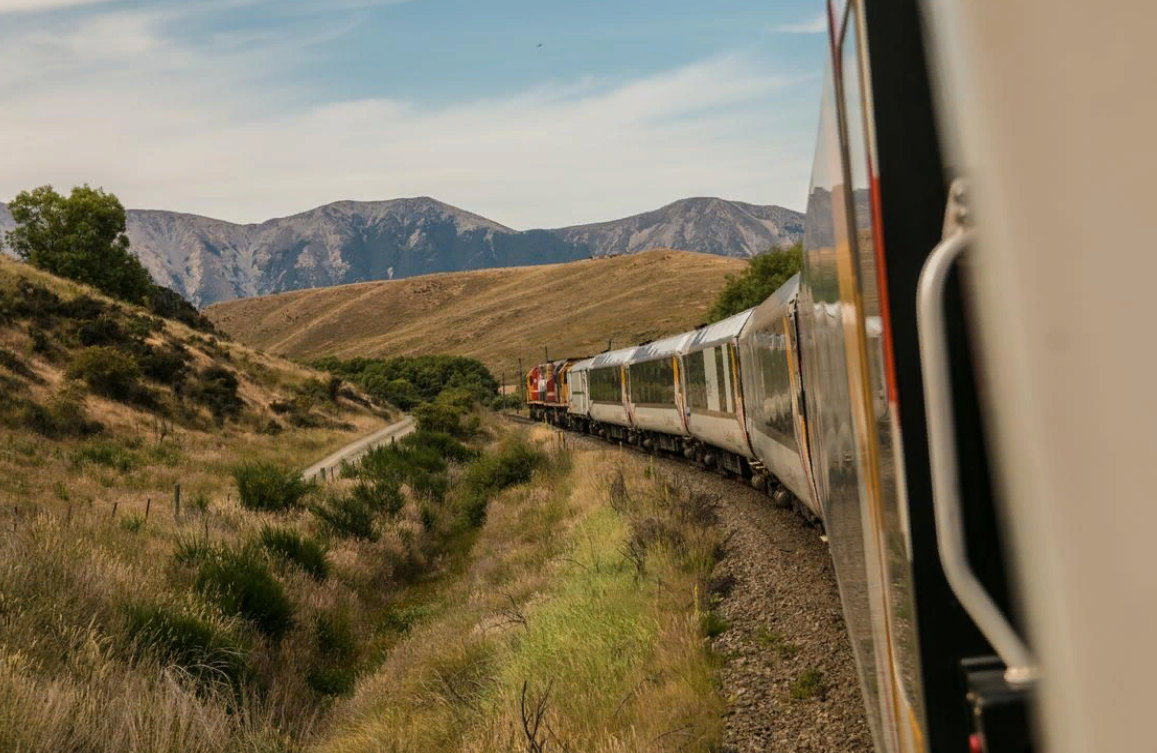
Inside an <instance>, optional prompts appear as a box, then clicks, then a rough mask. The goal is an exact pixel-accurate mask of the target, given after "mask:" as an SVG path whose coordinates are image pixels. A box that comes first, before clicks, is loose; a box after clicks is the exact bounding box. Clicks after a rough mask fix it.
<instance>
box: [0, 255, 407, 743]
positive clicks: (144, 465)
mask: <svg viewBox="0 0 1157 753" xmlns="http://www.w3.org/2000/svg"><path fill="white" fill-rule="evenodd" d="M21 279H24V280H31V281H35V282H37V283H39V284H42V285H44V286H46V287H48V288H49V289H50V290H52V291H53V292H54V293H56V294H57V295H58V296H60V297H61V298H63V299H65V300H70V299H73V298H76V297H77V296H80V295H88V296H90V297H93V298H98V299H100V300H104V301H106V302H107V299H104V298H103V297H101V296H99V295H97V294H96V293H94V292H93V291H91V290H88V289H85V288H83V287H81V286H78V285H74V284H71V283H67V282H65V281H62V280H59V279H56V278H53V277H51V276H50V275H46V274H44V273H42V272H39V271H37V270H35V269H32V268H30V267H28V266H26V265H23V264H18V263H15V262H12V261H11V260H6V259H2V258H0V284H2V285H5V286H10V285H12V284H15V283H16V282H17V281H19V280H21ZM6 289H8V288H6ZM39 331H41V330H39V325H38V324H36V323H35V322H34V321H23V320H16V321H6V322H3V323H2V324H0V347H3V348H5V349H7V350H6V363H7V364H8V365H6V366H0V378H3V379H4V380H5V384H7V385H10V386H11V385H15V386H11V387H10V388H11V389H12V390H14V392H13V393H12V394H5V395H3V396H2V397H3V398H4V399H11V398H14V397H19V398H20V399H23V400H27V401H29V402H30V403H32V404H40V405H45V404H50V403H51V402H52V401H53V400H56V399H58V398H59V396H60V395H61V394H64V393H72V394H80V395H82V396H83V403H84V412H85V413H86V414H87V416H88V417H89V418H94V419H98V420H99V421H100V422H101V423H102V424H103V426H104V429H103V431H102V432H101V433H100V434H99V435H97V436H94V437H89V438H81V437H77V436H67V435H66V436H63V437H59V438H48V437H45V436H41V435H38V434H36V433H34V432H32V431H31V430H26V429H23V428H20V427H19V425H18V424H16V423H14V418H15V417H17V416H18V415H19V414H14V413H6V414H5V419H6V423H5V424H4V425H2V426H0V503H2V507H0V750H3V751H13V752H20V753H41V752H43V751H53V752H54V753H55V752H56V751H61V752H62V753H63V752H68V751H78V752H79V751H85V752H86V753H105V752H107V753H114V752H116V753H120V751H129V750H139V751H158V752H160V753H169V752H171V753H178V752H181V753H185V752H186V751H193V752H194V753H196V752H199V751H205V752H206V753H208V752H209V751H246V753H254V752H256V751H265V750H268V751H277V750H286V749H287V747H288V745H289V742H290V741H292V740H302V739H305V738H306V737H307V736H308V735H309V733H310V731H311V730H312V729H313V728H314V727H315V725H316V721H317V719H318V716H319V713H320V709H321V708H323V705H319V704H318V702H317V699H316V698H315V697H314V696H311V695H310V691H309V689H308V688H306V687H305V682H304V680H303V679H302V678H303V676H304V675H305V673H306V671H307V670H308V668H309V667H310V666H312V665H313V664H314V663H316V662H317V653H318V650H317V648H316V646H315V645H314V644H315V642H316V641H315V640H314V637H313V621H314V620H315V618H316V617H317V616H318V615H321V614H328V613H333V612H335V610H338V609H341V608H345V606H346V605H351V606H350V609H351V610H352V611H356V609H357V607H358V605H359V604H360V600H359V597H358V594H357V593H356V591H355V589H354V588H353V587H351V586H350V585H349V583H350V582H351V581H353V580H354V579H353V578H352V577H346V576H345V572H346V571H348V570H350V569H352V570H355V571H357V570H358V567H360V568H364V569H373V570H375V571H386V572H388V570H387V568H388V565H389V562H390V561H391V560H390V553H386V554H383V555H381V556H377V558H376V559H375V558H374V555H377V554H378V553H377V552H375V551H369V552H354V553H353V555H352V557H353V559H354V560H355V562H354V565H351V566H348V567H346V569H345V570H342V567H341V566H340V564H339V563H335V568H334V569H335V570H337V571H338V575H335V576H334V577H332V578H330V579H329V580H328V581H326V582H325V583H319V582H316V581H314V580H313V579H312V578H309V577H308V576H305V575H304V574H302V573H300V572H292V571H289V570H286V571H285V572H278V576H277V577H278V578H279V580H280V582H282V583H284V584H285V586H286V588H287V589H288V590H289V591H290V593H292V594H293V595H294V599H295V606H296V607H297V620H298V623H297V626H296V627H295V629H294V630H293V631H292V632H290V634H289V635H288V636H287V637H285V638H284V639H283V640H282V641H281V642H280V643H278V644H276V645H274V643H273V642H271V641H268V640H267V639H265V638H264V637H262V636H259V635H256V634H255V632H254V631H253V629H252V628H251V627H250V626H248V625H246V624H244V621H243V620H241V619H240V618H237V617H232V616H229V615H225V614H222V613H220V612H217V611H214V610H213V609H211V608H210V607H209V606H207V605H206V604H205V603H203V602H202V601H201V600H199V599H198V598H197V597H196V595H195V594H194V593H193V589H192V588H191V587H190V585H191V584H190V582H189V581H190V580H191V577H192V576H191V574H190V573H188V572H187V568H186V569H185V570H182V568H181V567H179V566H178V564H177V563H176V562H175V559H174V556H173V555H174V551H175V550H176V549H177V548H178V546H179V544H180V542H188V541H192V540H198V541H201V542H208V543H212V544H215V545H227V546H242V545H245V544H247V543H249V542H251V541H253V540H254V538H255V537H256V536H257V535H258V533H259V532H260V530H261V528H262V526H263V525H264V524H266V523H269V522H273V521H274V519H275V516H273V515H270V514H263V513H254V512H250V511H247V510H243V509H242V508H241V506H240V505H239V503H238V500H237V498H236V491H235V489H234V484H233V479H232V475H231V469H232V468H233V467H234V466H235V465H236V464H237V463H238V462H240V461H242V460H268V461H273V462H276V463H278V464H280V465H282V466H285V467H289V468H303V467H305V466H306V465H308V464H309V463H310V462H312V461H314V460H316V459H317V458H319V457H321V456H324V455H326V454H328V453H330V452H332V451H333V450H334V449H336V448H338V447H341V446H343V445H345V444H347V443H349V442H350V441H352V440H353V439H356V438H357V437H358V436H361V435H363V434H365V433H369V432H370V431H371V430H373V429H376V428H379V427H380V426H381V425H382V424H383V423H384V422H385V421H386V420H387V416H386V415H385V414H384V413H383V412H381V411H378V410H369V409H367V408H365V407H363V406H362V405H360V404H358V403H356V402H350V401H349V400H347V399H344V398H343V399H339V400H338V401H337V402H336V403H326V404H324V405H322V404H319V405H316V406H315V407H314V408H312V409H311V410H310V411H309V415H310V416H312V417H314V418H315V419H317V420H318V421H319V422H320V423H323V424H324V425H325V426H328V427H330V428H295V427H294V426H292V425H289V423H288V422H286V421H285V419H284V417H280V416H279V417H277V418H278V419H279V420H280V421H281V422H282V423H283V424H285V426H284V429H283V430H282V432H281V433H280V434H279V435H277V436H272V435H270V434H265V433H259V432H258V431H256V429H257V428H258V427H260V426H264V425H266V424H267V422H268V421H269V420H270V419H273V418H274V417H275V416H274V413H273V412H272V411H271V410H270V407H269V406H270V403H272V402H274V401H276V400H285V399H287V398H297V397H300V396H301V388H302V387H303V386H304V385H305V384H306V383H307V382H308V381H309V380H311V379H316V378H320V377H322V375H319V374H317V373H315V372H312V371H311V370H309V369H305V368H302V367H300V366H298V365H295V364H292V363H289V362H286V361H284V360H282V359H277V358H273V357H268V356H265V355H262V354H260V353H257V352H255V351H252V350H251V349H249V348H247V347H245V346H242V345H239V344H235V343H220V342H218V343H213V342H212V341H209V340H206V339H204V338H203V336H202V335H200V334H198V333H194V332H192V331H191V330H189V329H187V328H185V327H184V326H182V325H179V324H174V323H171V322H170V323H166V324H165V326H164V329H163V330H162V331H161V332H159V333H156V334H155V335H154V336H153V339H159V338H161V337H165V338H170V339H173V340H179V341H182V342H184V343H185V344H186V346H187V347H188V348H189V351H190V352H191V353H192V355H193V366H194V368H195V369H200V368H203V367H205V366H208V365H210V364H214V363H215V364H219V365H224V366H227V367H228V368H230V369H231V370H233V371H235V373H236V375H237V377H238V378H239V380H240V385H239V392H240V394H241V396H242V397H243V398H244V400H245V403H246V405H245V408H244V409H243V411H242V413H241V415H240V416H239V417H238V419H237V420H230V421H227V422H226V423H225V424H224V425H223V426H221V427H217V426H216V425H215V423H214V421H213V420H212V418H211V417H210V416H209V415H208V414H207V412H205V410H204V409H203V408H202V409H198V408H196V407H195V406H186V410H187V411H188V412H189V413H187V415H185V416H184V418H183V419H182V420H180V421H175V422H173V423H168V422H161V421H160V420H159V419H158V418H156V417H155V416H154V414H152V413H150V412H148V411H146V410H142V409H140V408H139V407H133V406H130V405H126V404H123V403H118V402H113V401H111V400H107V399H104V398H100V397H96V396H94V395H92V394H85V390H84V389H83V387H82V386H81V385H80V384H79V383H76V382H72V381H71V380H67V379H65V378H64V368H65V366H66V365H67V364H68V362H69V360H70V357H71V353H70V346H68V345H67V344H60V343H57V344H56V345H55V346H54V347H55V348H56V349H57V353H56V355H55V356H54V357H51V358H50V357H47V356H45V355H44V354H41V353H38V352H37V350H36V349H35V348H34V347H33V339H34V335H35V334H37V333H38V332H39ZM13 364H16V366H15V370H13V368H12V366H13ZM150 389H151V390H153V391H154V394H155V395H156V396H157V398H158V400H161V401H162V402H163V401H171V400H175V399H176V398H175V396H174V395H173V393H172V392H171V391H170V390H168V389H167V388H166V387H164V386H161V385H156V384H153V385H150ZM178 483H179V484H180V485H181V491H182V494H181V497H182V501H183V504H182V509H181V515H180V517H179V518H178V517H177V516H176V514H175V513H176V511H175V509H174V505H173V491H174V486H175V485H176V484H178ZM146 516H147V517H146ZM276 522H277V523H278V524H279V525H282V526H288V527H291V528H295V529H298V530H302V531H303V532H306V533H309V532H311V525H312V521H311V520H310V519H309V518H308V516H307V515H306V514H305V513H304V512H297V513H293V514H291V515H283V516H280V517H279V518H277V520H276ZM359 558H360V559H359ZM137 605H141V606H145V607H159V608H164V609H167V610H169V611H170V612H171V613H175V614H176V613H179V614H187V615H194V616H197V617H198V618H201V619H202V620H203V621H204V622H205V624H207V625H210V626H212V629H213V630H215V631H217V632H218V633H220V635H222V636H231V637H232V638H231V640H232V639H236V641H237V645H239V646H241V645H244V646H246V647H247V648H246V650H247V651H249V652H250V656H251V662H252V665H253V671H254V673H255V674H256V675H257V676H258V677H260V678H261V684H260V693H259V694H257V693H251V694H247V695H244V696H243V697H240V698H238V697H234V696H233V695H232V693H229V692H225V691H223V690H221V689H217V690H213V689H212V688H207V687H206V686H205V685H204V683H198V682H195V681H192V680H190V678H189V677H188V674H187V671H186V670H182V669H181V668H180V667H179V666H178V665H177V664H175V663H173V662H170V661H165V660H163V657H158V656H156V655H154V654H152V653H150V652H149V651H147V650H143V649H142V647H139V646H137V645H136V644H134V643H133V641H131V640H130V639H129V638H128V637H127V630H128V625H129V612H130V609H131V608H132V607H134V606H137ZM355 619H356V616H355Z"/></svg>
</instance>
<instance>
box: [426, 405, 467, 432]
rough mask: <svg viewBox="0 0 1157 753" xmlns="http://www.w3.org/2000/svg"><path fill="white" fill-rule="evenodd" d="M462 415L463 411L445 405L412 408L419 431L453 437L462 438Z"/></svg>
mask: <svg viewBox="0 0 1157 753" xmlns="http://www.w3.org/2000/svg"><path fill="white" fill-rule="evenodd" d="M463 413H465V411H462V410H459V409H458V408H456V407H454V406H452V405H446V404H445V403H422V404H421V405H419V406H417V407H416V408H414V418H415V419H416V420H417V422H418V430H419V431H429V432H438V433H443V434H450V435H451V436H455V437H462V436H463V428H462V415H463Z"/></svg>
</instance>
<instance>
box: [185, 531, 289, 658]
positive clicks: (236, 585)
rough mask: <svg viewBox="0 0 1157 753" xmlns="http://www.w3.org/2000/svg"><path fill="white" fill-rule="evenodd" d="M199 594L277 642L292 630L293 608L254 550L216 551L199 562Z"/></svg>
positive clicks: (224, 549)
mask: <svg viewBox="0 0 1157 753" xmlns="http://www.w3.org/2000/svg"><path fill="white" fill-rule="evenodd" d="M196 586H197V590H198V591H199V592H200V593H201V594H202V595H203V596H204V597H206V598H208V599H211V600H213V601H214V602H216V604H217V606H219V607H220V608H221V610H222V611H223V612H225V613H226V614H235V615H238V616H240V617H244V618H245V619H247V620H249V621H250V622H252V623H253V624H254V626H256V627H257V629H258V630H260V631H261V632H262V633H264V634H265V635H268V636H269V637H270V638H273V639H274V640H277V639H280V638H281V637H282V636H284V635H285V634H286V633H287V632H288V631H289V629H290V628H291V627H293V604H292V602H290V600H289V597H288V596H287V595H286V593H285V588H284V587H283V586H282V585H281V583H279V582H278V581H277V579H276V578H274V577H273V574H272V573H271V572H270V571H269V566H268V565H267V564H266V563H265V560H264V559H262V558H261V557H260V556H258V555H257V554H256V553H255V552H254V551H253V550H251V549H242V550H233V549H228V548H224V547H222V548H219V549H213V550H211V551H209V552H207V553H205V554H204V555H202V556H201V558H200V563H199V565H198V568H197V580H196Z"/></svg>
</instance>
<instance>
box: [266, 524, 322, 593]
mask: <svg viewBox="0 0 1157 753" xmlns="http://www.w3.org/2000/svg"><path fill="white" fill-rule="evenodd" d="M261 546H263V547H264V548H265V550H266V551H267V552H269V553H270V554H272V555H273V556H274V557H277V558H279V559H280V560H281V561H283V562H285V563H287V564H290V565H294V566H296V567H299V568H301V569H302V570H304V571H305V572H307V573H309V574H310V575H312V576H313V577H314V579H315V580H325V578H326V576H327V575H328V574H329V563H328V562H327V561H326V559H325V555H326V550H325V546H323V545H322V544H320V543H319V542H317V541H315V540H313V539H311V538H308V537H307V536H304V535H302V534H301V533H299V532H298V531H295V530H293V529H290V528H275V527H273V526H269V525H267V526H265V527H264V528H262V529H261Z"/></svg>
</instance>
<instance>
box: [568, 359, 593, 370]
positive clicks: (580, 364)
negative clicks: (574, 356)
mask: <svg viewBox="0 0 1157 753" xmlns="http://www.w3.org/2000/svg"><path fill="white" fill-rule="evenodd" d="M594 361H595V359H593V358H583V359H582V360H579V361H575V362H574V363H573V364H571V367H570V370H571V371H586V370H587V369H589V368H590V367H591V364H592V363H594Z"/></svg>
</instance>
